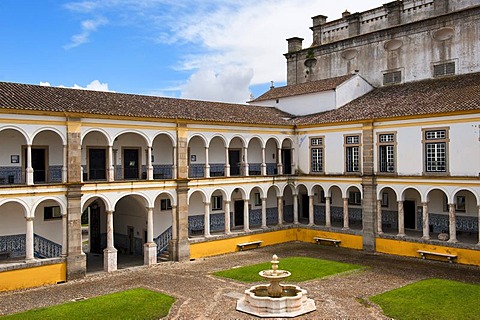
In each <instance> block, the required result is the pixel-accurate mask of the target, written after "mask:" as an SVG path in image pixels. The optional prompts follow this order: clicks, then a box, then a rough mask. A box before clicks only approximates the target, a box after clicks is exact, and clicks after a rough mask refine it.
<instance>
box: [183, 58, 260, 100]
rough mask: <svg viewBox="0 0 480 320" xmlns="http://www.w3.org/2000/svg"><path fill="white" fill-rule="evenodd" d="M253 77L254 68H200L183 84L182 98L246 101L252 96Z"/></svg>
mask: <svg viewBox="0 0 480 320" xmlns="http://www.w3.org/2000/svg"><path fill="white" fill-rule="evenodd" d="M252 77H253V70H252V69H241V68H238V67H227V68H223V69H222V70H220V71H219V72H218V73H216V72H215V71H213V70H212V69H200V70H199V71H197V72H195V73H194V74H192V75H191V76H190V78H189V79H188V80H187V82H186V84H185V85H183V86H182V94H181V97H182V98H186V99H200V100H211V101H230V102H237V103H245V102H246V101H248V100H249V98H250V91H249V90H248V87H249V85H250V82H251V80H252Z"/></svg>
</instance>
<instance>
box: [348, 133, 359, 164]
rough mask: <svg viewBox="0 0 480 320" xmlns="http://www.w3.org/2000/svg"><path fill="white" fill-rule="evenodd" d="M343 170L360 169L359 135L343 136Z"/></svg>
mask: <svg viewBox="0 0 480 320" xmlns="http://www.w3.org/2000/svg"><path fill="white" fill-rule="evenodd" d="M345 171H346V172H359V171H360V136H346V137H345Z"/></svg>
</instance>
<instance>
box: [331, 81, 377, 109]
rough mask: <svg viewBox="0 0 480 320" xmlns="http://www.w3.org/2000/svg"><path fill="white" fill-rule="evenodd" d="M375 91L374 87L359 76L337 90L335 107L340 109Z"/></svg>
mask: <svg viewBox="0 0 480 320" xmlns="http://www.w3.org/2000/svg"><path fill="white" fill-rule="evenodd" d="M372 90H373V87H372V86H371V85H370V84H369V83H368V82H367V81H365V80H364V79H363V78H362V77H360V76H359V75H356V76H355V77H353V78H351V79H349V80H347V81H345V82H344V83H342V84H341V85H339V86H338V87H337V89H336V93H335V94H336V103H335V107H336V108H339V107H341V106H344V105H346V104H347V103H349V102H351V101H353V100H355V99H357V98H359V97H361V96H363V95H364V94H366V93H367V92H370V91H372Z"/></svg>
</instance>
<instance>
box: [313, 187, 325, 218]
mask: <svg viewBox="0 0 480 320" xmlns="http://www.w3.org/2000/svg"><path fill="white" fill-rule="evenodd" d="M312 193H313V212H314V214H313V219H314V220H313V221H314V224H316V225H326V202H327V201H326V195H325V191H324V189H323V188H322V187H321V186H319V185H315V186H314V187H313V189H312Z"/></svg>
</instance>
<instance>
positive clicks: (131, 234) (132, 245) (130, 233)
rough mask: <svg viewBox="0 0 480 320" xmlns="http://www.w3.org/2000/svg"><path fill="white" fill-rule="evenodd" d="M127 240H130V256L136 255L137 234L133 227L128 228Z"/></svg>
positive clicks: (128, 249) (128, 241) (128, 250)
mask: <svg viewBox="0 0 480 320" xmlns="http://www.w3.org/2000/svg"><path fill="white" fill-rule="evenodd" d="M127 239H128V240H127V243H128V248H127V252H128V253H129V254H134V253H135V233H134V228H133V227H127Z"/></svg>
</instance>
